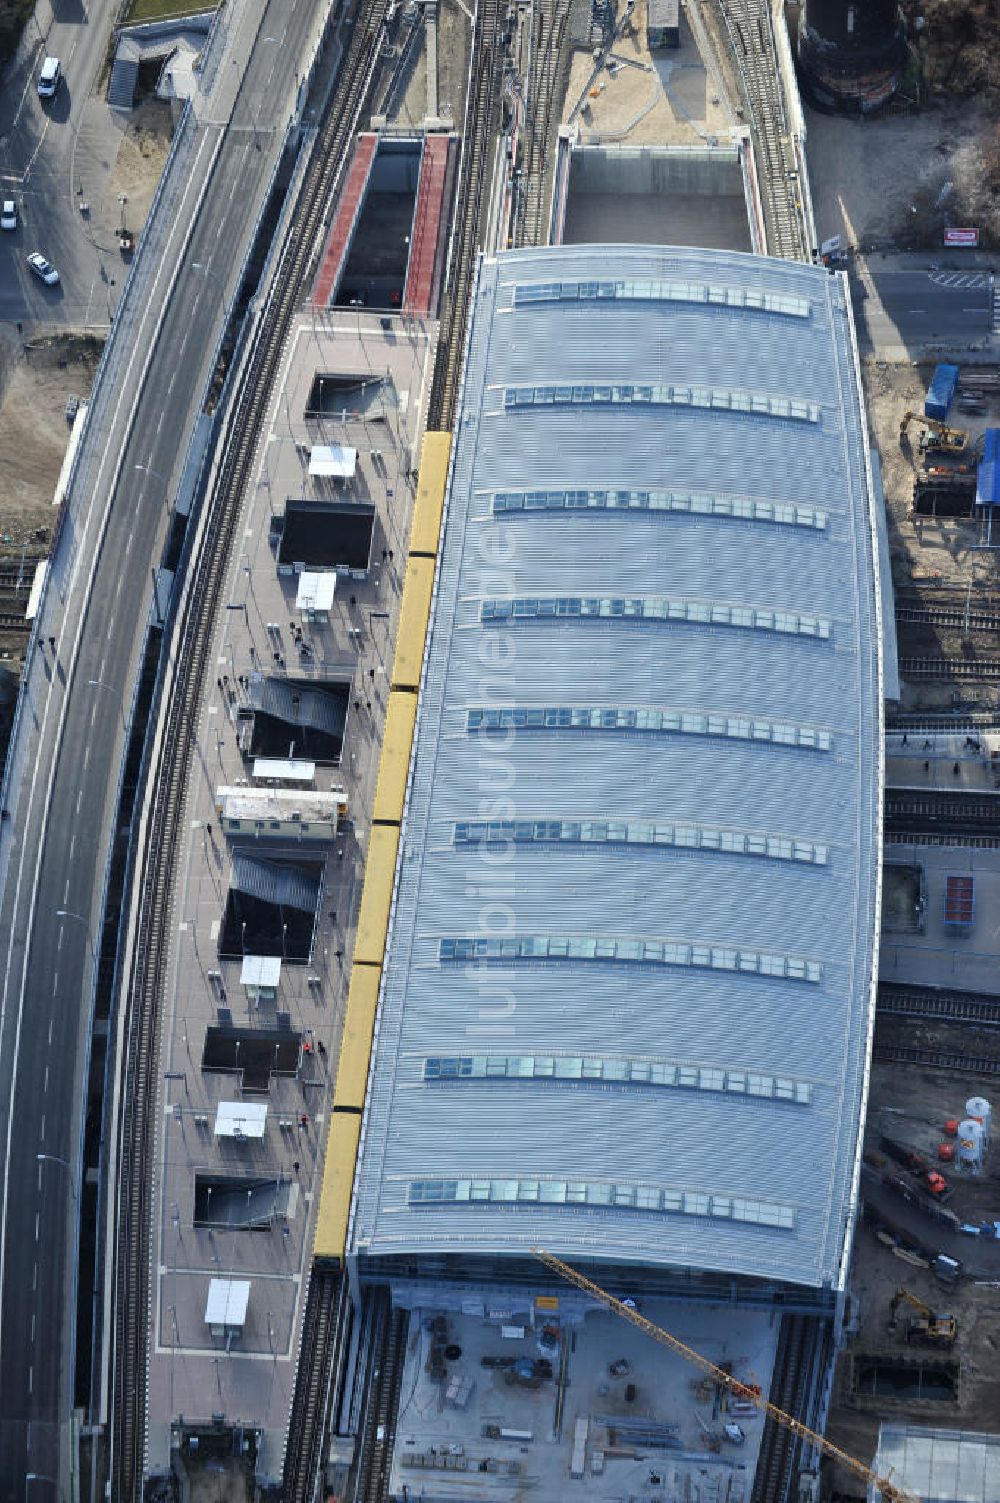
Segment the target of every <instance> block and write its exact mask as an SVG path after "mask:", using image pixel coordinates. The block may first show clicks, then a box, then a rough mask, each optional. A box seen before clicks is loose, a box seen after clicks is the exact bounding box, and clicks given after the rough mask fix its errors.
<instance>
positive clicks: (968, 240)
mask: <svg viewBox="0 0 1000 1503" xmlns="http://www.w3.org/2000/svg"><path fill="white" fill-rule="evenodd" d="M944 243H945V245H978V244H979V231H978V230H945V232H944Z"/></svg>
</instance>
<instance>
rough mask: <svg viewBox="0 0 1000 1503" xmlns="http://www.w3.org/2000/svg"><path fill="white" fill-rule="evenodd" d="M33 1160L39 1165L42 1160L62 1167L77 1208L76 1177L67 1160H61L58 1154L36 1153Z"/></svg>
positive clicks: (78, 1200)
mask: <svg viewBox="0 0 1000 1503" xmlns="http://www.w3.org/2000/svg"><path fill="white" fill-rule="evenodd" d="M35 1158H36V1159H37V1160H38V1162H39V1163H42V1161H43V1160H48V1162H49V1163H50V1164H61V1165H62V1167H63V1168H64V1169H65V1170H66V1173H67V1174H68V1175H69V1187H70V1190H71V1191H72V1193H73V1199H74V1200H75V1201H76V1204H77V1206H79V1204H80V1197H79V1195H78V1194H77V1189H76V1175H75V1174H74V1173H73V1166H72V1164H71V1163H70V1161H69V1159H64V1158H61V1157H60V1156H59V1154H58V1153H36V1154H35Z"/></svg>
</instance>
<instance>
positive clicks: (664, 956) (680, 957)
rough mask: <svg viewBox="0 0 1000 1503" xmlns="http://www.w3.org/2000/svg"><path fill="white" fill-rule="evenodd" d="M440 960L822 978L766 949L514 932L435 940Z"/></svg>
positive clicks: (797, 960) (813, 966) (798, 959)
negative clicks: (555, 962) (556, 962)
mask: <svg viewBox="0 0 1000 1503" xmlns="http://www.w3.org/2000/svg"><path fill="white" fill-rule="evenodd" d="M438 957H439V959H440V960H442V961H445V962H448V961H469V962H475V961H478V962H480V963H484V964H489V963H490V962H496V961H504V962H506V961H550V960H560V961H568V962H579V961H583V962H584V963H587V964H600V965H606V964H609V963H610V964H627V963H629V962H632V963H639V964H642V965H669V966H684V967H686V968H689V969H692V970H714V971H735V972H738V973H742V974H746V975H756V976H774V977H777V978H779V979H781V980H785V981H808V982H810V983H812V984H813V985H817V984H818V983H819V982H820V981H822V979H823V967H822V965H821V964H820V962H819V961H818V960H809V959H806V958H805V957H803V956H799V955H784V954H779V953H776V952H772V951H769V950H749V949H747V950H744V949H742V948H740V949H736V948H732V947H730V946H728V945H712V944H707V943H704V942H691V941H688V940H674V939H632V938H625V937H622V936H619V935H591V934H565V935H561V934H518V935H509V936H507V937H505V938H503V939H494V938H492V937H486V936H475V935H461V936H459V937H456V938H448V939H442V940H440V941H439V943H438Z"/></svg>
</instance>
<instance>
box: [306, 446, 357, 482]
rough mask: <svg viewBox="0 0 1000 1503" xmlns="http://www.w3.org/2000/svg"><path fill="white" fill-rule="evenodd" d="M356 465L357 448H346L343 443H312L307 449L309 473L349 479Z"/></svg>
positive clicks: (330, 477)
mask: <svg viewBox="0 0 1000 1503" xmlns="http://www.w3.org/2000/svg"><path fill="white" fill-rule="evenodd" d="M357 467H358V451H357V449H348V448H346V447H345V445H343V444H313V446H312V448H311V449H310V451H309V473H310V475H319V476H324V477H326V478H328V479H332V480H350V479H351V477H352V476H353V475H354V472H355V470H356V469H357Z"/></svg>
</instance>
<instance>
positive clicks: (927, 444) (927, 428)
mask: <svg viewBox="0 0 1000 1503" xmlns="http://www.w3.org/2000/svg"><path fill="white" fill-rule="evenodd" d="M911 423H919V424H920V425H921V427H922V429H923V432H922V433H921V435H920V452H921V453H925V452H926V453H931V452H935V453H936V452H938V451H943V452H944V453H946V454H961V453H962V452H963V451H964V450H965V449H966V448H967V447H968V444H969V435H968V433H967V432H966V430H965V429H964V428H949V427H948V425H947V423H942V422H939V421H938V419H937V418H931V417H924V415H923V413H922V412H904V413H903V421H902V422H901V423H900V425H899V442H900V443H902V442H903V439H904V438H905V437H906V433H907V430H908V428H909V426H910V424H911Z"/></svg>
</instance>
